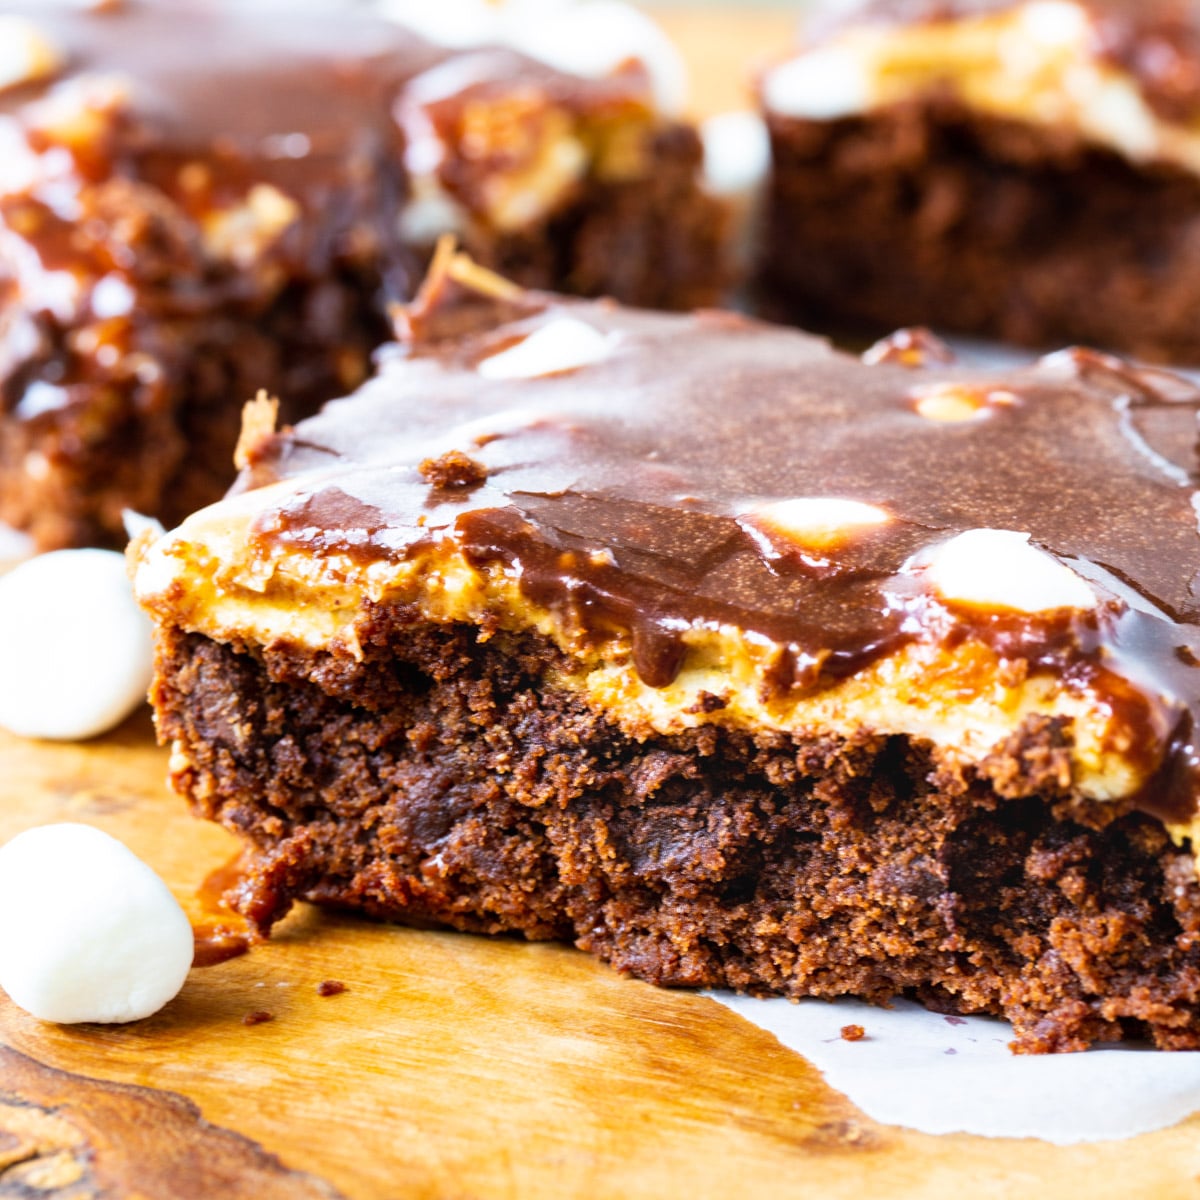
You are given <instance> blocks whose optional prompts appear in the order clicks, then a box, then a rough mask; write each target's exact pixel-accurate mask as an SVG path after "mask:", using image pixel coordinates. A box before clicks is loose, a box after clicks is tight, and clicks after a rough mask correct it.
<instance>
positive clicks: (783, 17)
mask: <svg viewBox="0 0 1200 1200" xmlns="http://www.w3.org/2000/svg"><path fill="white" fill-rule="evenodd" d="M654 19H655V20H656V21H658V23H659V24H660V25H661V26H662V27H663V28H664V29H665V30H666V31H667V33H668V34H669V35H670V36H671V38H672V39H673V41H674V42H675V44H676V45H677V46H678V47H679V49H680V51H681V52H682V54H683V56H684V58H685V59H686V60H687V64H688V71H689V73H690V76H691V92H690V104H689V108H690V110H691V112H692V115H693V116H695V117H697V118H703V117H709V116H712V115H713V114H714V113H721V112H730V111H733V110H736V109H744V108H753V107H754V101H753V96H752V94H751V79H752V76H753V73H754V72H755V70H756V69H758V68H759V67H761V65H762V64H764V63H766V62H768V61H769V60H771V59H773V58H779V57H780V56H782V55H783V54H785V53H786V52H787V50H788V48H789V47H790V46H791V45H792V43H793V42H794V41H795V33H796V26H797V16H796V12H795V10H793V9H789V8H787V7H783V8H741V7H739V8H736V9H734V8H725V7H718V8H711V9H700V10H697V11H692V10H689V9H686V8H682V9H679V8H664V9H661V10H655V12H654Z"/></svg>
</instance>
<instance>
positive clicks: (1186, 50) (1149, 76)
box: [806, 0, 1200, 122]
mask: <svg viewBox="0 0 1200 1200" xmlns="http://www.w3.org/2000/svg"><path fill="white" fill-rule="evenodd" d="M1028 2H1030V0H854V2H851V3H844V2H840V3H829V4H826V5H824V6H818V7H817V8H816V9H815V10H814V11H813V12H812V13H811V14H810V17H809V19H808V20H807V22H806V33H807V40H810V41H821V40H823V39H825V38H827V37H831V36H833V35H835V34H836V33H838V32H840V31H842V30H844V29H846V28H848V27H850V26H852V25H856V24H860V23H864V22H867V23H872V24H889V25H916V24H921V23H929V22H937V21H953V20H959V19H962V18H964V17H975V16H987V15H992V14H996V13H1002V12H1006V11H1008V10H1011V9H1014V8H1017V7H1018V6H1020V5H1022V4H1024V3H1028ZM1069 2H1070V3H1072V4H1075V5H1076V6H1077V7H1079V8H1081V9H1083V10H1084V12H1086V13H1088V14H1089V15H1090V17H1091V19H1092V25H1093V29H1094V31H1095V40H1094V45H1093V47H1092V49H1093V51H1094V53H1095V55H1096V56H1097V57H1098V58H1100V59H1104V60H1107V61H1109V62H1112V63H1115V64H1118V65H1120V66H1121V67H1123V68H1124V69H1125V70H1127V71H1128V72H1129V73H1130V74H1131V75H1133V76H1134V78H1135V79H1137V81H1138V83H1139V85H1140V87H1141V90H1142V93H1143V95H1144V96H1145V97H1146V101H1147V103H1148V104H1149V105H1150V106H1151V107H1152V108H1153V109H1154V110H1155V111H1156V112H1157V113H1158V114H1159V115H1160V116H1162V117H1164V118H1166V119H1167V120H1173V121H1180V122H1186V121H1188V120H1191V119H1193V118H1195V117H1196V116H1197V115H1198V114H1200V9H1198V8H1197V7H1196V5H1195V4H1192V3H1189V0H1144V2H1143V0H1069Z"/></svg>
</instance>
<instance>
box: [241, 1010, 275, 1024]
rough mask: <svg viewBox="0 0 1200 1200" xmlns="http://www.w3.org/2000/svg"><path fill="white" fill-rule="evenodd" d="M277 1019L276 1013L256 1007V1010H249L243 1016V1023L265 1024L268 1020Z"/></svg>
mask: <svg viewBox="0 0 1200 1200" xmlns="http://www.w3.org/2000/svg"><path fill="white" fill-rule="evenodd" d="M273 1020H275V1014H274V1013H269V1012H267V1011H266V1010H265V1009H262V1008H260V1009H256V1010H255V1011H254V1012H248V1013H247V1014H246V1015H245V1016H244V1017H243V1018H242V1024H243V1025H265V1024H266V1023H267V1022H268V1021H273Z"/></svg>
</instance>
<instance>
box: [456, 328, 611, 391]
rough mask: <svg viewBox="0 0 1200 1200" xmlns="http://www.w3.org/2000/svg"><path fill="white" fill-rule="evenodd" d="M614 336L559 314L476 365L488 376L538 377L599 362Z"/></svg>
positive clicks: (604, 355)
mask: <svg viewBox="0 0 1200 1200" xmlns="http://www.w3.org/2000/svg"><path fill="white" fill-rule="evenodd" d="M614 340H615V339H614V338H613V336H612V335H610V334H604V333H601V332H600V330H598V329H597V328H596V327H595V326H594V325H588V324H587V323H586V322H584V321H577V320H576V319H575V318H574V317H557V318H555V319H554V320H553V321H550V322H548V323H547V324H545V325H543V326H541V328H540V329H535V330H534V331H533V332H532V333H531V334H529V336H528V337H526V338H523V339H522V340H521V341H519V342H518V343H517V344H516V345H515V346H510V347H509V348H508V349H507V350H501V351H500V352H499V353H498V354H493V355H492V356H491V357H490V358H485V359H483V360H482V361H481V362H480V363H479V364H478V366H477V367H476V368H475V369H476V370H477V371H478V372H479V374H480V375H482V376H483V377H484V378H485V379H537V378H539V377H540V376H543V375H557V374H558V373H559V372H560V371H574V370H577V369H578V368H579V367H586V366H588V365H590V364H591V363H595V362H600V361H601V360H602V359H605V358H607V357H608V356H609V355H610V354H611V353H612V347H613V342H614Z"/></svg>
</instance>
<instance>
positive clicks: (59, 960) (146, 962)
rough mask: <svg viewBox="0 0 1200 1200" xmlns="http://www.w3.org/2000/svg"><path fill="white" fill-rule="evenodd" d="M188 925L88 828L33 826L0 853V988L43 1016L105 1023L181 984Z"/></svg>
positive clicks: (137, 1011) (158, 889) (145, 873)
mask: <svg viewBox="0 0 1200 1200" xmlns="http://www.w3.org/2000/svg"><path fill="white" fill-rule="evenodd" d="M193 954H194V938H193V935H192V927H191V925H190V923H189V922H188V919H187V917H186V916H185V915H184V912H183V909H181V908H180V907H179V903H178V901H177V900H176V899H175V897H174V896H172V895H171V893H170V891H168V889H167V885H166V884H165V883H163V881H162V880H161V879H160V878H159V877H158V876H157V875H156V874H155V873H154V872H153V871H152V870H151V869H150V868H149V867H148V866H147V865H146V864H145V863H144V862H142V860H141V859H140V858H138V857H137V856H136V855H135V854H134V853H133V852H132V851H130V850H129V849H127V848H126V847H125V846H124V845H123V844H122V843H121V842H119V841H117V840H116V838H113V837H109V835H108V834H106V833H102V832H101V831H100V830H99V829H93V828H92V827H91V826H89V825H76V824H63V825H42V826H39V827H38V828H36V829H29V830H26V831H25V832H24V833H22V834H18V835H17V836H16V837H15V838H13V839H12V841H10V842H9V843H8V844H7V845H5V846H4V847H3V848H2V849H0V987H3V988H4V990H5V991H6V992H7V993H8V995H9V997H10V998H11V999H12V1001H13V1002H14V1003H15V1004H17V1005H19V1006H20V1007H21V1008H23V1009H25V1011H26V1012H28V1013H31V1014H32V1015H33V1016H35V1017H38V1018H39V1019H40V1020H43V1021H55V1022H59V1023H61V1024H73V1023H76V1022H80V1021H98V1022H103V1023H107V1024H113V1023H118V1022H125V1021H138V1020H140V1019H141V1018H142V1017H148V1016H150V1015H151V1013H156V1012H158V1010H159V1009H160V1008H162V1006H163V1005H164V1004H166V1003H167V1001H169V1000H172V999H173V998H174V997H175V996H176V995H177V994H178V992H179V989H180V988H182V987H183V981H184V980H185V979H186V978H187V974H188V971H189V969H190V968H191V965H192V957H193Z"/></svg>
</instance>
